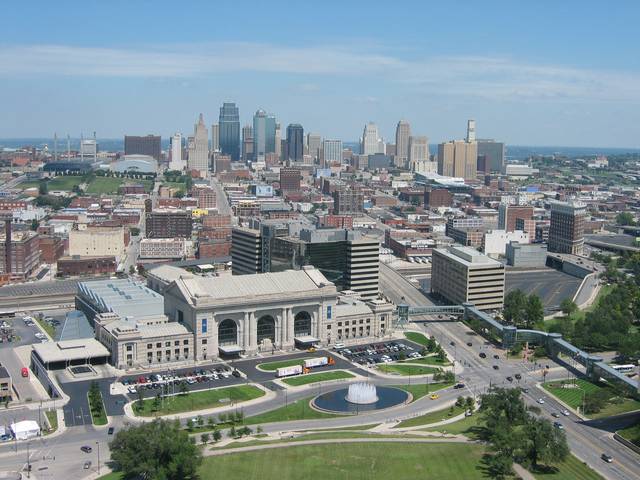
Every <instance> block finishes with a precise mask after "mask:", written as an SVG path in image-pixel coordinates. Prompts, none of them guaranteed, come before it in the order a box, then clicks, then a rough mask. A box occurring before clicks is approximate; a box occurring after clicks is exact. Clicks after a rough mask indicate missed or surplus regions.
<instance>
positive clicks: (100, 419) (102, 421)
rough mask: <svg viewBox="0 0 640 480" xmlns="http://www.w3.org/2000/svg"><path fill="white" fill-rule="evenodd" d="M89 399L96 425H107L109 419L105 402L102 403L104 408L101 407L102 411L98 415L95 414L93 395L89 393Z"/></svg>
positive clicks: (92, 419)
mask: <svg viewBox="0 0 640 480" xmlns="http://www.w3.org/2000/svg"><path fill="white" fill-rule="evenodd" d="M87 398H88V399H89V410H90V411H91V421H92V422H93V424H94V425H106V424H107V422H108V421H109V420H108V419H107V412H106V411H105V409H104V403H103V404H102V408H101V409H100V413H99V414H98V415H96V414H95V412H94V408H93V405H92V404H91V396H90V395H87ZM100 402H102V395H100Z"/></svg>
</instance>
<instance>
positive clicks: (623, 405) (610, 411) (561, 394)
mask: <svg viewBox="0 0 640 480" xmlns="http://www.w3.org/2000/svg"><path fill="white" fill-rule="evenodd" d="M563 384H568V385H576V387H573V388H563V387H562V385H563ZM542 386H543V387H544V389H545V390H546V391H548V392H549V393H551V394H552V395H553V396H555V397H557V398H559V399H560V400H562V401H563V402H564V403H566V404H567V405H569V406H570V407H571V408H573V409H576V408H577V407H580V408H582V399H583V395H584V394H588V393H592V392H595V391H598V390H601V389H602V388H603V387H601V386H599V385H596V384H595V383H591V382H589V381H587V380H584V379H581V378H578V379H576V380H568V381H567V380H563V381H554V382H547V383H544V384H543V385H542ZM583 392H584V393H583ZM634 410H640V402H638V401H637V400H632V399H629V398H620V397H618V398H617V400H615V401H613V400H612V401H611V402H609V403H608V404H607V405H605V407H604V408H603V409H602V410H600V411H599V412H598V413H595V414H590V415H589V417H590V418H602V417H609V416H611V415H618V414H620V413H625V412H631V411H634Z"/></svg>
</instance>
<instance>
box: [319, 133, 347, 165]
mask: <svg viewBox="0 0 640 480" xmlns="http://www.w3.org/2000/svg"><path fill="white" fill-rule="evenodd" d="M322 155H323V159H324V165H331V164H332V163H342V140H328V139H327V140H325V141H324V142H322Z"/></svg>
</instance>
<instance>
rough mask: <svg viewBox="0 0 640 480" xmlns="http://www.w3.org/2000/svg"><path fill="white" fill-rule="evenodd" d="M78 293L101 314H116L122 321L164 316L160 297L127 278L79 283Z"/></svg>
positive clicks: (162, 300)
mask: <svg viewBox="0 0 640 480" xmlns="http://www.w3.org/2000/svg"><path fill="white" fill-rule="evenodd" d="M78 292H79V293H82V295H83V296H84V297H86V298H88V299H89V300H90V301H91V302H92V303H93V304H95V305H96V306H97V307H98V309H99V310H100V311H101V312H113V313H117V314H118V315H119V316H120V318H122V319H123V320H124V319H128V320H134V319H136V318H142V317H151V316H161V315H164V299H163V298H162V295H160V294H159V293H156V292H154V291H153V290H151V289H150V288H147V287H146V286H145V285H143V284H142V283H139V282H136V281H134V280H131V279H129V278H122V279H109V280H97V281H93V282H80V283H78Z"/></svg>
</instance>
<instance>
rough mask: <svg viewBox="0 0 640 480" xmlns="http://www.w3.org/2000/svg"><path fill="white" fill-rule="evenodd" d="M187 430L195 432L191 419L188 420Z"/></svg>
mask: <svg viewBox="0 0 640 480" xmlns="http://www.w3.org/2000/svg"><path fill="white" fill-rule="evenodd" d="M187 430H189V431H190V432H191V431H192V430H193V419H191V418H190V419H189V420H187Z"/></svg>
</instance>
